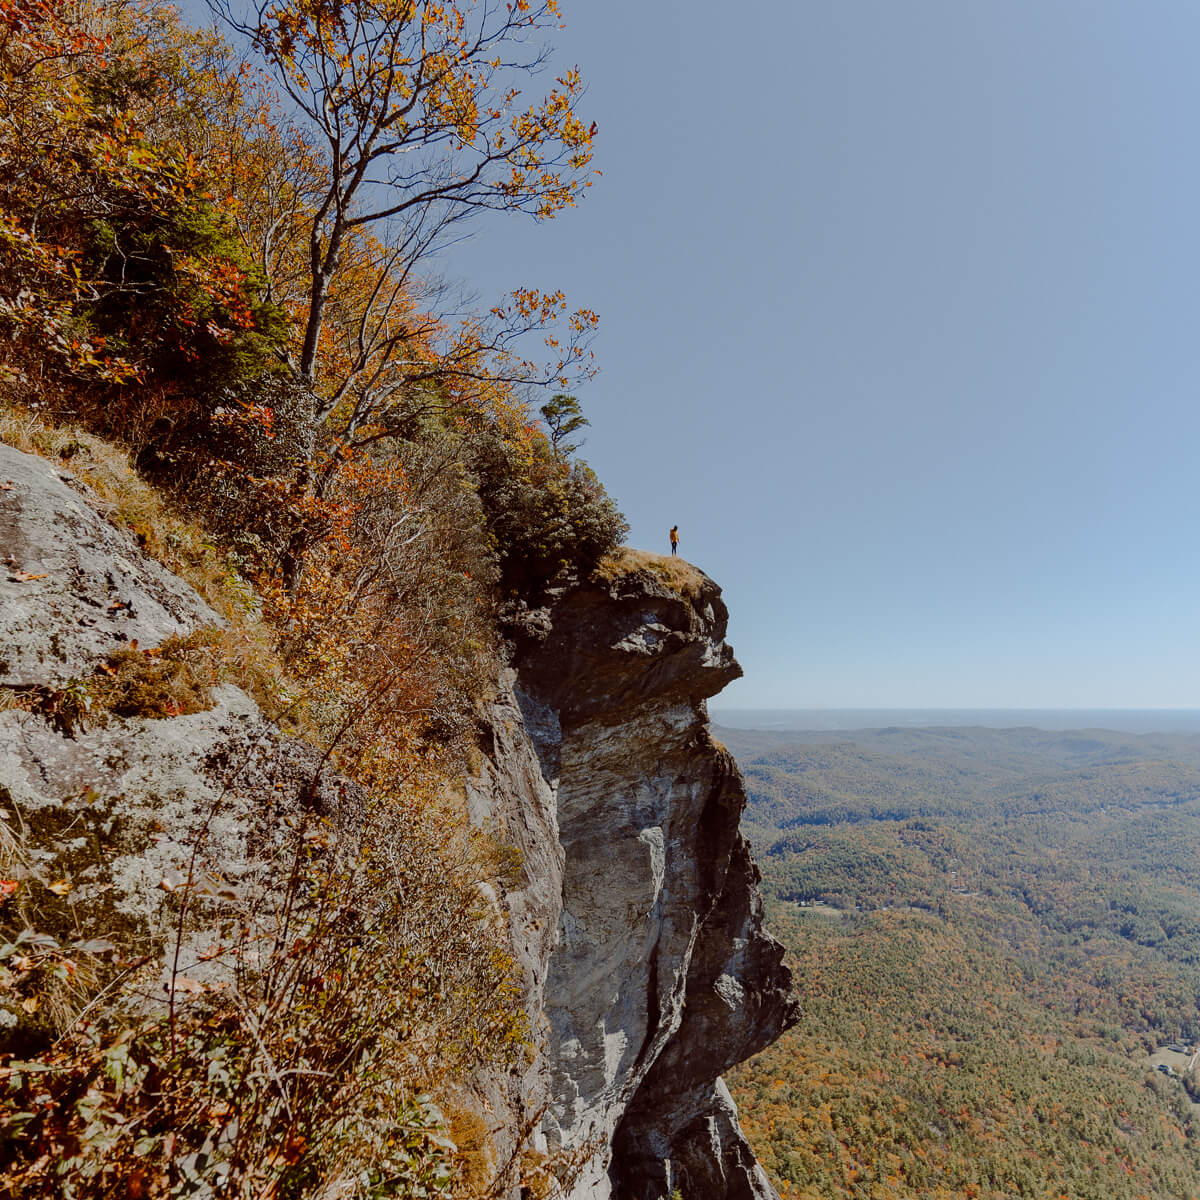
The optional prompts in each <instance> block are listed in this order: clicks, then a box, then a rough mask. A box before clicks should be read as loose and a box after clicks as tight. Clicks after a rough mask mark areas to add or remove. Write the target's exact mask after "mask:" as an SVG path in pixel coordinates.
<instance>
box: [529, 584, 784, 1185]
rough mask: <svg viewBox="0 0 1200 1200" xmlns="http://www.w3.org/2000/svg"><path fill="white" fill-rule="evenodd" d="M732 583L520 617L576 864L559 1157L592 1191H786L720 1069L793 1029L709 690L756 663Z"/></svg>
mask: <svg viewBox="0 0 1200 1200" xmlns="http://www.w3.org/2000/svg"><path fill="white" fill-rule="evenodd" d="M726 620H727V613H726V610H725V606H724V604H723V603H722V602H721V598H720V590H719V589H718V588H717V586H716V585H715V584H714V583H712V581H711V580H707V579H704V580H703V583H702V585H701V587H700V590H699V593H698V595H697V596H696V597H695V598H694V599H691V598H684V597H682V596H680V595H679V594H677V593H676V592H674V591H673V590H672V589H671V588H670V587H669V586H667V585H666V584H665V583H664V582H663V581H661V580H660V579H658V578H657V577H656V576H654V575H653V574H651V573H649V572H636V573H633V574H630V575H626V576H623V577H621V578H619V579H617V580H615V581H612V582H610V583H606V584H590V585H585V586H580V587H574V588H570V589H565V590H563V591H561V592H559V593H557V594H555V595H554V596H553V597H552V598H551V602H550V603H549V604H548V606H547V607H546V609H544V610H541V611H539V612H536V613H523V614H520V615H519V616H518V617H517V618H516V619H514V622H513V627H512V633H513V638H514V644H515V647H516V649H515V655H514V663H515V665H516V667H517V672H518V680H519V685H520V688H521V689H522V690H523V692H524V693H525V694H526V695H527V697H528V698H529V700H528V703H529V705H531V706H536V710H537V712H538V713H539V714H542V717H541V719H539V720H537V721H529V722H527V725H526V728H527V731H528V733H529V734H530V736H531V737H532V739H533V742H534V744H535V746H536V749H537V751H538V754H539V758H540V761H541V763H542V766H543V770H544V773H545V776H546V779H547V782H548V783H550V784H551V786H552V787H553V788H554V798H555V802H556V807H557V827H558V835H559V840H560V842H561V844H562V848H563V852H564V855H565V859H564V867H563V871H564V873H563V879H562V913H561V918H560V923H559V931H558V941H557V943H556V945H555V946H554V947H553V952H552V956H551V958H550V963H549V970H548V972H547V975H546V981H545V989H544V1000H545V1014H546V1019H547V1021H548V1024H549V1039H548V1041H547V1044H546V1057H547V1060H548V1067H549V1071H550V1104H549V1108H548V1109H547V1111H546V1114H545V1116H544V1119H543V1129H544V1132H545V1137H546V1142H547V1146H548V1148H549V1149H551V1150H555V1149H558V1150H561V1151H562V1152H574V1153H576V1154H580V1155H582V1156H583V1161H582V1170H581V1172H580V1174H579V1175H578V1177H577V1178H576V1180H575V1181H574V1184H573V1187H572V1189H571V1190H570V1196H571V1197H572V1198H573V1200H605V1198H607V1197H610V1196H616V1197H630V1198H634V1197H636V1198H637V1200H642V1198H643V1197H645V1198H646V1200H657V1198H658V1197H661V1196H665V1195H667V1194H669V1193H670V1191H671V1189H672V1188H674V1187H681V1188H683V1191H684V1195H685V1197H687V1198H688V1200H700V1198H703V1200H721V1198H722V1197H728V1198H730V1200H732V1198H734V1197H737V1198H740V1197H743V1196H756V1197H770V1196H772V1195H773V1194H774V1193H773V1192H772V1190H771V1189H770V1186H769V1184H768V1183H767V1181H766V1178H765V1176H764V1175H763V1174H762V1172H761V1170H760V1169H759V1168H758V1167H757V1165H756V1164H755V1162H754V1158H753V1154H752V1153H751V1152H750V1149H749V1147H748V1146H747V1145H746V1143H745V1140H744V1138H742V1136H741V1133H740V1131H739V1129H738V1125H737V1114H736V1110H735V1108H734V1106H733V1103H732V1101H731V1100H730V1098H729V1095H728V1092H727V1091H726V1090H725V1088H724V1085H723V1084H722V1083H721V1082H720V1078H719V1076H720V1073H721V1071H723V1070H724V1069H726V1068H727V1067H728V1066H730V1065H732V1064H733V1063H735V1062H739V1061H741V1060H742V1059H743V1058H745V1057H747V1056H749V1055H750V1054H752V1053H754V1052H755V1051H756V1050H758V1049H760V1048H761V1047H762V1046H764V1045H766V1044H768V1043H769V1042H770V1041H772V1040H774V1038H775V1037H777V1036H778V1035H779V1033H780V1032H782V1030H783V1029H784V1028H786V1027H787V1025H788V1024H789V1023H790V1022H791V1021H793V1020H794V1015H795V1014H794V1007H793V1006H794V1000H793V998H792V995H791V979H790V975H789V973H788V972H787V970H786V969H785V968H784V967H783V966H782V965H781V961H782V949H781V948H780V947H779V945H778V943H776V942H775V941H774V940H773V939H771V938H770V937H769V936H768V935H766V934H765V933H764V932H763V931H762V928H761V903H760V901H759V898H758V893H757V889H756V883H757V878H758V877H757V873H756V871H755V870H754V867H753V864H752V863H751V861H750V857H749V852H748V848H747V846H746V843H745V842H744V841H743V839H742V838H741V837H740V835H739V834H738V832H737V826H738V820H739V817H740V814H741V811H742V808H743V807H744V805H745V792H744V789H743V787H742V783H741V777H740V775H739V774H738V772H737V769H736V767H735V766H734V764H733V761H732V759H731V758H730V757H729V755H728V754H726V753H725V752H724V751H723V750H721V749H720V748H719V747H717V746H716V745H715V743H713V741H712V739H711V738H710V736H709V734H708V728H707V713H706V710H705V707H704V701H705V700H706V698H707V697H709V696H711V695H713V694H715V693H716V692H717V691H719V690H720V689H721V688H722V687H724V686H725V684H726V683H728V682H729V681H730V680H731V679H735V678H737V676H738V675H740V674H741V669H740V668H739V667H738V665H737V663H736V662H735V661H734V658H733V653H732V651H731V650H730V648H729V647H728V645H726V643H725V641H724V635H725V627H726Z"/></svg>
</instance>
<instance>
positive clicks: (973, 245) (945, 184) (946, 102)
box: [188, 0, 1200, 708]
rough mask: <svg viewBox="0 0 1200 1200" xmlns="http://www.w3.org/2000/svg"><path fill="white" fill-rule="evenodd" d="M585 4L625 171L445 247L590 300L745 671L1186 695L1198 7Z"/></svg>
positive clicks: (1080, 700) (626, 492)
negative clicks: (554, 208)
mask: <svg viewBox="0 0 1200 1200" xmlns="http://www.w3.org/2000/svg"><path fill="white" fill-rule="evenodd" d="M188 7H191V6H190V5H189V6H188ZM563 11H564V17H565V20H566V23H567V29H566V30H565V32H564V33H563V35H562V41H561V45H562V51H563V52H562V57H561V59H560V62H562V63H578V64H579V66H580V67H581V68H582V69H583V72H584V75H585V78H586V79H587V80H588V81H589V95H588V99H587V102H586V104H585V106H584V115H585V118H586V119H587V120H588V121H591V120H592V119H595V120H596V121H597V122H598V123H599V127H600V136H599V139H598V143H597V151H598V163H599V166H600V167H601V168H602V170H603V171H604V177H603V179H602V180H601V181H600V182H599V183H597V185H596V186H595V187H594V188H593V189H592V193H591V195H590V196H589V197H588V199H587V200H586V201H585V203H584V204H583V205H582V206H581V207H580V208H579V209H578V210H577V211H575V212H573V213H569V214H567V215H566V216H564V217H562V218H559V219H558V220H556V221H554V222H551V223H549V224H546V225H543V226H536V227H535V226H532V225H522V224H520V223H519V222H513V221H506V222H504V223H503V224H501V225H496V226H490V227H488V229H487V230H485V231H483V233H481V235H480V237H479V238H477V239H476V240H475V241H474V242H473V243H472V244H471V245H469V246H468V247H464V248H459V249H458V250H456V251H455V255H454V258H453V260H452V261H451V262H449V263H448V264H447V265H446V269H447V271H448V273H450V274H453V275H458V276H463V277H469V278H470V280H471V281H472V283H473V284H474V285H475V286H476V287H477V288H478V290H479V291H480V294H481V298H482V299H485V300H489V301H490V299H491V297H492V296H493V295H494V294H497V293H499V292H500V291H501V290H503V289H505V288H507V287H511V286H514V285H516V284H528V285H533V286H545V287H557V286H562V287H564V288H566V289H567V291H568V295H569V298H570V299H571V301H573V302H575V303H579V304H586V305H588V306H589V307H592V308H595V309H597V310H598V311H599V312H600V314H601V318H602V325H601V331H600V335H599V337H598V339H597V342H596V350H597V353H598V358H599V361H600V365H601V368H602V372H601V374H600V375H599V376H598V378H597V379H596V380H595V381H594V382H592V383H591V384H589V385H588V386H587V387H586V388H585V389H582V390H581V391H580V393H579V395H580V399H581V401H582V402H583V404H584V407H585V410H586V411H587V413H588V415H589V416H590V417H591V420H592V428H591V430H590V431H589V437H588V441H587V445H586V447H585V449H584V451H583V453H584V455H585V457H587V458H588V459H589V461H590V462H591V463H592V465H593V466H594V467H595V468H596V470H597V471H598V473H599V474H600V476H601V478H602V479H604V480H605V482H606V484H607V485H608V487H609V490H610V491H611V492H612V493H613V494H614V495H615V496H616V498H617V500H618V501H619V503H620V504H621V506H622V508H623V509H624V511H625V512H626V514H627V516H628V518H629V520H630V522H631V525H632V533H631V537H630V540H631V541H632V542H633V543H634V544H635V545H640V546H646V547H649V548H651V549H665V548H666V545H667V542H666V533H667V529H668V527H669V526H670V525H671V524H672V523H675V522H677V523H678V524H679V526H680V530H681V536H682V542H681V547H680V548H681V550H682V552H683V553H684V555H685V557H687V558H688V559H689V560H691V561H693V562H695V563H696V564H697V565H698V566H700V567H702V568H703V569H704V570H705V571H707V572H708V573H709V574H710V575H712V576H713V577H714V578H715V579H716V580H717V581H718V583H720V584H721V585H722V586H723V588H724V589H725V596H726V600H727V602H728V604H729V607H730V609H731V612H732V619H731V625H730V640H731V641H732V642H733V644H734V647H735V649H736V650H737V653H738V657H739V659H740V661H741V662H742V664H743V666H744V667H745V670H746V678H745V679H744V680H742V681H739V682H738V683H736V684H734V685H733V686H732V687H731V688H730V689H729V690H728V691H727V692H726V693H725V694H724V695H723V697H722V704H724V705H744V706H762V707H767V706H778V707H784V706H797V707H823V706H830V707H856V706H878V707H974V706H981V707H1010V706H1011V707H1037V708H1046V707H1058V706H1064V707H1106V706H1114V707H1141V706H1149V707H1158V706H1164V707H1190V706H1200V638H1198V637H1197V616H1196V614H1197V609H1198V607H1200V566H1198V565H1197V564H1198V557H1197V550H1196V540H1197V529H1198V527H1200V497H1198V492H1197V488H1198V485H1197V478H1198V472H1197V467H1196V463H1197V456H1198V453H1200V405H1198V398H1200V330H1198V329H1197V317H1198V315H1200V314H1198V311H1197V310H1198V305H1197V286H1198V285H1197V281H1198V279H1200V155H1198V154H1197V152H1196V143H1197V125H1198V122H1200V71H1198V70H1197V67H1196V47H1197V46H1198V45H1200V5H1198V4H1196V3H1195V0H1177V2H1166V0H1141V2H1139V3H1136V4H1134V3H1130V2H1129V0H1071V2H1069V3H1068V2H1065V0H976V2H972V3H963V2H962V0H820V2H812V0H799V2H786V3H785V2H783V0H767V2H765V3H759V4H757V5H753V6H730V5H722V6H720V7H718V6H717V5H715V4H712V3H710V2H708V0H692V2H690V3H683V2H682V0H654V3H650V4H646V3H637V4H634V3H629V2H628V0H610V2H609V3H605V4H599V3H595V2H592V3H585V2H584V0H563Z"/></svg>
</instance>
